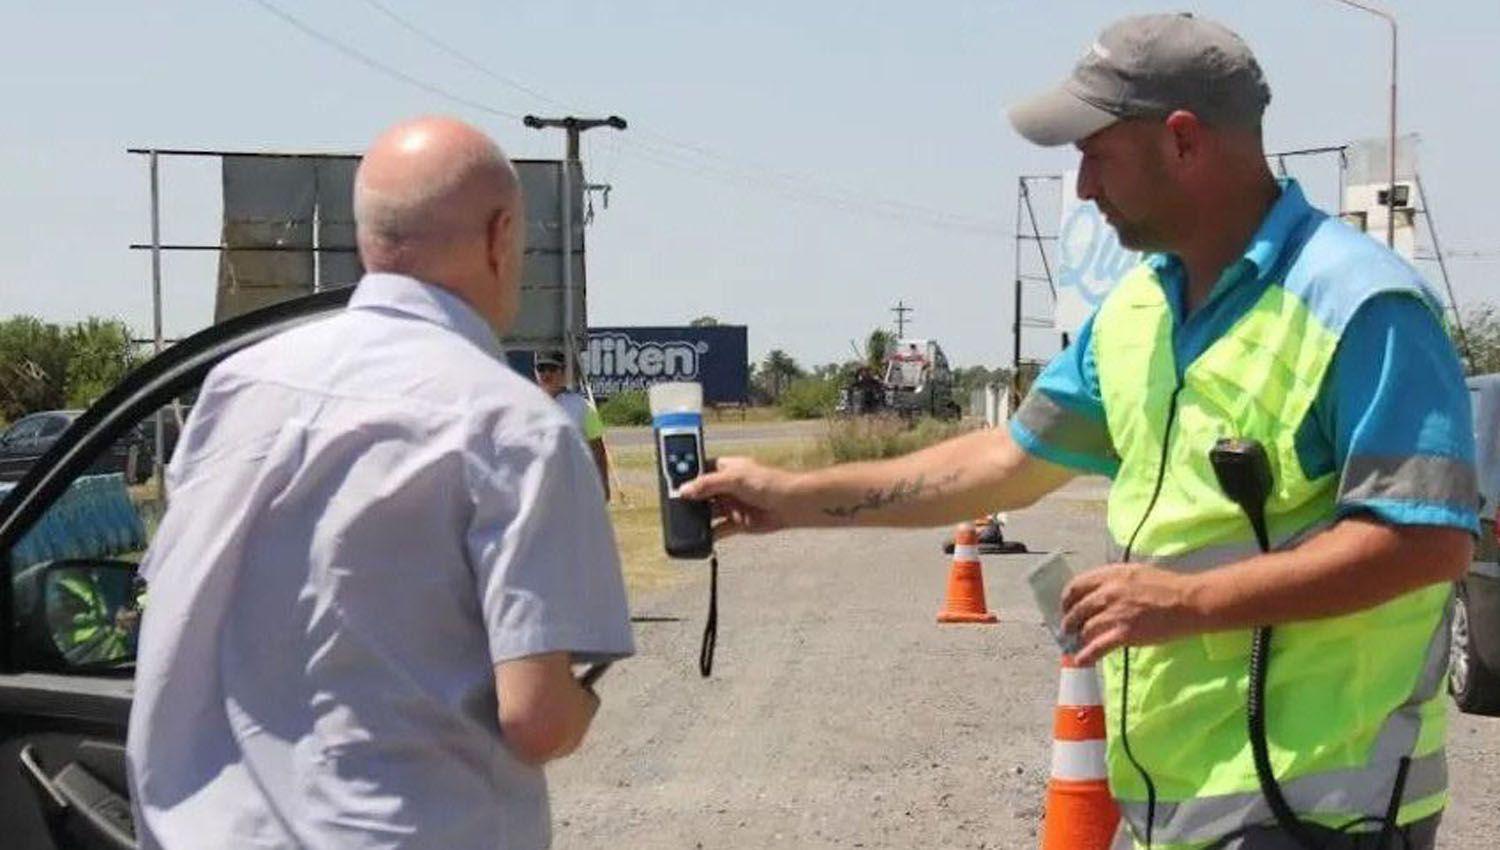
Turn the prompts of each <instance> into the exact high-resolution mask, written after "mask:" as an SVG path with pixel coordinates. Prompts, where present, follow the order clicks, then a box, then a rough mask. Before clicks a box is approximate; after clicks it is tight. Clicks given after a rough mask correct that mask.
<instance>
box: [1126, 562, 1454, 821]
mask: <svg viewBox="0 0 1500 850" xmlns="http://www.w3.org/2000/svg"><path fill="white" fill-rule="evenodd" d="M1452 601H1453V594H1452V593H1451V592H1450V593H1449V594H1448V601H1447V603H1445V604H1444V607H1443V616H1442V617H1441V618H1439V620H1438V624H1437V627H1436V628H1435V629H1434V630H1433V633H1432V637H1431V638H1429V639H1428V642H1427V653H1426V655H1425V656H1424V658H1423V661H1422V673H1421V675H1420V676H1418V677H1417V683H1416V685H1415V687H1413V688H1412V692H1411V695H1410V696H1408V697H1407V699H1406V702H1404V703H1402V704H1401V706H1400V707H1399V708H1397V709H1396V710H1395V711H1394V712H1392V713H1391V716H1390V717H1388V718H1386V722H1385V725H1384V726H1383V727H1381V730H1380V734H1379V736H1378V737H1377V738H1376V739H1375V746H1374V747H1373V748H1372V749H1371V752H1370V758H1369V763H1368V764H1367V765H1366V766H1364V767H1358V768H1351V769H1348V770H1338V771H1329V772H1326V773H1317V774H1311V775H1308V776H1299V777H1297V778H1296V779H1290V780H1286V781H1283V782H1282V783H1281V791H1282V793H1283V794H1284V795H1285V796H1286V799H1287V803H1288V804H1289V805H1290V806H1291V807H1292V810H1293V811H1295V812H1297V813H1299V814H1303V815H1309V814H1325V815H1333V816H1348V817H1350V818H1353V817H1356V816H1368V817H1381V816H1383V815H1384V814H1385V811H1386V807H1387V806H1388V805H1389V803H1390V799H1391V794H1392V792H1393V791H1394V788H1395V782H1396V769H1397V766H1398V763H1399V762H1400V760H1401V758H1402V757H1403V756H1409V755H1411V752H1412V749H1413V748H1414V747H1415V746H1416V744H1417V736H1418V734H1419V733H1420V732H1421V729H1422V717H1421V706H1422V704H1423V703H1425V702H1427V701H1428V700H1431V699H1432V698H1433V697H1435V696H1437V695H1438V690H1439V689H1440V688H1441V687H1442V684H1443V678H1444V677H1443V674H1444V673H1445V672H1446V671H1447V669H1448V636H1449V635H1448V629H1449V626H1450V620H1451V619H1452V617H1453V605H1452ZM1142 762H1143V763H1144V766H1145V768H1146V771H1147V772H1148V773H1149V772H1150V771H1151V761H1150V758H1149V757H1146V758H1143V759H1142ZM1447 787H1448V762H1447V759H1446V758H1445V757H1444V751H1443V750H1441V749H1439V750H1438V751H1437V752H1434V753H1430V754H1428V755H1425V756H1421V757H1419V758H1414V759H1412V762H1411V769H1410V771H1409V772H1408V773H1407V776H1406V787H1405V788H1404V789H1403V790H1402V794H1401V799H1402V803H1403V804H1405V803H1408V802H1413V801H1416V800H1421V799H1423V798H1425V797H1430V796H1432V795H1433V794H1437V793H1439V792H1441V791H1443V790H1445V789H1446V788H1447ZM1117 802H1118V803H1119V804H1120V814H1121V815H1122V816H1124V818H1125V819H1126V820H1128V821H1129V822H1130V825H1131V826H1132V827H1133V828H1134V829H1135V830H1136V834H1137V835H1139V836H1145V834H1146V803H1145V802H1144V801H1134V800H1118V801H1117ZM1274 819H1275V816H1274V815H1272V814H1271V808H1270V806H1268V805H1266V800H1265V797H1263V796H1262V795H1261V793H1260V791H1259V789H1257V790H1255V791H1249V792H1244V793H1239V794H1223V795H1219V796H1214V797H1198V798H1195V799H1192V800H1183V801H1181V802H1176V803H1173V802H1161V801H1158V802H1157V804H1156V823H1155V826H1154V827H1153V829H1152V830H1151V837H1152V839H1153V840H1154V841H1159V842H1161V843H1167V844H1175V843H1179V842H1184V843H1186V842H1205V841H1213V840H1215V839H1217V838H1220V837H1222V836H1224V835H1226V834H1228V833H1230V832H1233V831H1234V830H1236V829H1239V828H1241V827H1244V826H1249V825H1251V824H1259V823H1271V822H1272V821H1274Z"/></svg>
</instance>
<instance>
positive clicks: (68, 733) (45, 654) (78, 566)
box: [0, 288, 350, 850]
mask: <svg viewBox="0 0 1500 850" xmlns="http://www.w3.org/2000/svg"><path fill="white" fill-rule="evenodd" d="M349 293H350V289H349V288H341V289H338V290H330V291H328V292H323V293H319V294H317V295H311V296H307V297H305V298H300V299H296V300H293V301H288V302H284V303H281V304H277V305H274V306H271V307H267V308H265V309H262V310H258V311H255V312H254V313H249V314H246V315H244V316H240V317H238V318H236V319H233V320H231V321H229V322H226V323H224V324H222V325H218V326H216V327H213V328H210V329H208V330H206V331H203V332H201V333H198V334H195V335H193V336H192V337H189V338H187V339H185V340H183V341H182V342H180V343H178V344H177V345H174V346H173V347H172V348H170V349H168V350H167V351H166V352H164V353H163V354H161V355H159V356H158V357H156V358H153V359H152V360H151V361H149V362H148V363H146V364H145V365H144V366H142V367H141V368H139V369H137V370H136V371H135V372H133V373H131V374H130V375H128V376H127V377H126V378H125V379H124V380H123V381H121V383H120V384H119V385H118V386H116V387H115V388H113V389H112V390H110V392H109V393H107V394H106V395H105V396H104V398H102V399H100V400H99V402H98V403H97V404H95V405H94V406H93V407H91V408H89V409H88V410H87V411H85V412H84V413H83V414H82V415H80V416H79V417H78V418H77V419H76V420H74V422H73V424H72V426H71V427H69V428H68V429H67V431H66V432H65V433H64V434H63V435H62V436H61V437H60V438H58V439H57V440H56V442H55V443H54V444H53V445H52V447H51V448H50V449H48V450H47V451H46V452H45V453H44V454H43V455H42V457H41V458H40V459H38V460H37V461H36V463H34V464H33V465H32V466H31V468H30V469H29V470H28V471H27V473H26V475H25V476H24V478H22V479H21V480H20V481H19V482H18V483H17V484H16V485H15V486H14V487H13V488H12V489H11V490H10V492H9V493H8V494H5V495H4V498H3V499H0V568H3V570H4V572H5V574H6V577H7V580H0V825H3V826H0V844H3V846H4V847H5V848H7V850H59V848H74V847H78V848H108V850H130V848H133V847H135V839H134V824H133V822H132V819H131V814H130V807H129V791H128V787H127V784H126V773H125V750H124V744H125V731H126V725H127V720H128V718H129V713H130V700H131V694H132V679H133V676H134V658H135V636H136V633H137V630H138V627H139V622H140V617H141V614H142V607H143V606H144V605H145V604H149V599H148V597H147V596H146V594H145V590H146V589H145V588H144V586H143V585H142V583H141V582H140V579H139V577H138V576H137V575H136V569H135V568H136V564H137V563H138V562H139V559H140V557H141V556H142V555H143V554H144V552H145V549H146V548H147V546H148V545H149V536H150V533H151V531H152V530H153V529H154V528H155V527H156V525H157V520H158V519H159V517H160V514H161V511H162V510H164V505H165V504H166V503H167V500H168V499H170V495H171V494H170V493H164V492H163V489H162V482H161V480H160V479H159V478H157V477H154V476H153V477H151V478H149V479H148V480H146V481H144V482H143V483H135V482H132V481H127V480H126V479H125V476H124V475H123V474H120V473H111V474H102V475H101V474H98V468H97V464H96V461H97V460H98V458H99V457H101V456H103V455H105V454H106V453H108V452H110V451H112V450H114V449H115V447H116V446H117V444H118V443H119V441H121V440H128V441H134V440H137V439H138V434H139V432H140V429H141V428H142V426H143V425H144V424H145V423H147V422H148V421H150V420H153V419H154V417H155V416H156V413H157V411H158V410H162V409H171V408H172V406H173V405H174V403H175V402H176V401H178V400H180V399H181V398H182V397H183V396H185V395H188V394H190V393H192V392H193V391H195V390H196V389H197V386H198V385H199V384H200V383H201V382H202V380H203V378H204V376H205V375H206V374H207V373H208V370H209V369H211V368H212V367H213V366H214V365H215V364H217V363H218V362H219V361H221V360H223V359H224V358H225V357H228V356H229V355H231V354H233V353H235V352H236V351H239V350H241V349H243V348H245V347H246V346H249V345H252V344H254V343H256V342H258V341H260V340H263V339H265V338H267V337H269V336H271V335H273V334H275V333H279V332H280V331H282V330H285V329H287V328H289V327H292V326H295V325H297V324H301V323H303V322H306V321H309V320H311V319H314V318H316V317H318V316H321V315H324V314H327V313H329V312H330V311H333V310H336V309H338V308H339V307H341V306H342V305H343V304H344V303H345V302H346V301H347V300H348V297H349Z"/></svg>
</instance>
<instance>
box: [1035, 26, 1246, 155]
mask: <svg viewBox="0 0 1500 850" xmlns="http://www.w3.org/2000/svg"><path fill="white" fill-rule="evenodd" d="M1270 102H1271V89H1270V87H1269V86H1267V85H1266V80H1265V76H1264V75H1262V74H1261V70H1260V65H1259V64H1258V63H1257V62H1256V61H1255V56H1254V55H1253V54H1251V52H1250V48H1249V47H1248V46H1246V45H1245V42H1244V41H1243V40H1241V39H1240V37H1239V36H1237V35H1235V34H1234V33H1233V32H1231V31H1230V30H1229V29H1228V28H1226V27H1224V26H1222V25H1220V24H1216V23H1214V22H1213V21H1209V20H1205V19H1203V18H1198V17H1194V16H1193V15H1191V14H1188V13H1186V12H1182V13H1178V14H1166V15H1140V16H1136V17H1130V18H1123V19H1121V20H1119V21H1116V22H1114V23H1113V24H1110V25H1109V27H1108V28H1106V29H1105V30H1104V32H1102V33H1100V34H1099V38H1098V40H1096V41H1095V42H1094V43H1093V44H1092V45H1090V46H1089V49H1088V52H1087V53H1085V54H1084V55H1083V58H1082V59H1079V60H1078V64H1077V65H1075V66H1074V67H1073V73H1072V74H1071V75H1070V76H1069V77H1068V78H1067V79H1066V80H1064V81H1063V82H1062V84H1061V85H1059V86H1057V87H1056V88H1054V89H1052V90H1051V91H1048V92H1044V93H1042V94H1039V95H1037V96H1036V97H1033V98H1031V99H1030V100H1028V101H1026V102H1024V103H1021V104H1018V105H1016V106H1013V107H1011V109H1010V123H1011V125H1012V126H1014V127H1015V128H1016V132H1018V133H1020V134H1021V135H1022V136H1025V137H1026V138H1027V139H1028V140H1030V141H1032V142H1034V143H1036V144H1039V145H1046V146H1049V147H1050V146H1053V145H1066V144H1070V143H1072V142H1077V141H1079V140H1081V139H1084V138H1087V137H1089V136H1091V135H1093V134H1094V133H1097V132H1099V131H1100V130H1103V129H1104V128H1105V127H1108V126H1109V125H1111V124H1113V123H1115V122H1116V121H1119V120H1122V119H1127V118H1150V117H1153V116H1166V115H1168V114H1170V113H1171V112H1173V111H1175V110H1178V109H1186V110H1188V111H1189V112H1192V113H1193V114H1194V115H1197V116H1198V117H1199V118H1200V119H1202V120H1203V122H1204V123H1206V124H1208V125H1210V126H1216V127H1243V128H1247V129H1248V128H1254V127H1258V126H1260V118H1261V115H1262V114H1263V113H1264V112H1265V111H1266V104H1268V103H1270Z"/></svg>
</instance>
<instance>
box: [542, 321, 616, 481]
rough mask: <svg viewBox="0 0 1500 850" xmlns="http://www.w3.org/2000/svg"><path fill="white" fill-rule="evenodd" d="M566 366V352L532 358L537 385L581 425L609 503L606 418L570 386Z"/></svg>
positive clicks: (551, 352)
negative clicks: (605, 439) (564, 355)
mask: <svg viewBox="0 0 1500 850" xmlns="http://www.w3.org/2000/svg"><path fill="white" fill-rule="evenodd" d="M567 368H568V364H567V363H566V362H565V361H564V359H563V353H562V352H561V351H557V350H554V349H547V350H543V351H538V352H537V353H536V357H535V358H534V359H533V360H532V371H533V374H535V375H536V385H537V386H539V387H541V388H542V392H545V393H546V394H547V395H550V396H552V400H553V401H555V402H557V403H558V404H559V405H560V406H561V407H562V409H563V410H565V411H567V412H568V418H569V419H571V420H573V424H574V425H576V426H578V430H579V431H580V432H581V433H582V434H583V440H584V442H586V443H588V447H589V452H590V453H591V454H593V456H594V465H595V466H597V467H598V468H599V483H600V484H602V485H603V486H604V501H606V502H607V501H609V452H608V451H606V450H605V448H604V420H603V419H601V418H600V417H599V410H598V408H596V407H594V406H593V405H592V404H590V403H589V400H588V399H586V398H584V397H583V396H581V395H579V394H578V393H576V392H573V391H572V390H570V389H568V379H567Z"/></svg>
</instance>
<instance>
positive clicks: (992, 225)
mask: <svg viewBox="0 0 1500 850" xmlns="http://www.w3.org/2000/svg"><path fill="white" fill-rule="evenodd" d="M250 2H252V3H254V4H255V5H257V6H260V7H261V8H262V9H264V10H265V11H267V12H269V13H271V14H272V15H275V16H276V17H277V18H279V19H281V20H282V21H283V22H285V23H286V24H288V25H290V26H292V27H295V28H296V29H297V30H298V31H300V32H302V33H303V34H304V35H306V36H308V37H309V38H312V39H314V40H315V41H318V42H320V43H321V44H323V45H325V46H327V47H331V48H333V49H334V50H336V51H338V52H339V53H341V54H343V55H344V56H346V57H348V58H350V59H353V60H355V61H357V62H359V63H360V64H362V65H364V66H366V67H367V68H370V69H371V70H374V71H376V72H378V73H381V74H383V75H385V76H387V77H390V78H392V79H395V80H398V81H400V82H403V83H406V84H407V85H409V86H413V87H415V88H418V89H421V90H422V91H425V92H427V93H429V94H433V95H436V96H438V97H441V98H443V99H445V100H448V101H451V102H453V103H457V104H460V105H462V106H466V107H469V108H470V109H474V110H477V111H480V112H483V113H486V114H489V115H495V116H498V117H501V118H509V119H514V120H520V118H521V116H520V115H519V114H518V113H515V112H511V111H508V110H505V109H501V108H499V107H496V106H491V105H490V104H487V103H483V102H481V101H477V100H474V99H472V98H467V97H464V96H462V95H459V94H456V93H454V92H452V91H449V90H448V89H445V88H443V87H441V86H438V85H436V84H434V83H430V82H428V81H426V80H423V79H421V78H419V77H416V76H413V75H411V74H408V73H406V72H404V71H401V70H399V69H397V68H394V67H391V66H390V65H387V64H386V63H384V62H381V61H380V60H378V59H375V58H374V57H372V56H370V55H369V54H367V53H365V52H363V51H361V50H359V49H358V48H355V47H353V46H351V45H350V44H348V43H346V42H344V41H341V40H340V39H337V38H335V37H333V36H331V35H328V34H327V33H324V32H322V31H320V30H318V29H316V28H314V27H312V26H311V25H309V24H308V23H306V22H305V21H303V20H301V19H300V18H298V17H296V16H295V15H292V14H291V13H289V12H287V11H286V10H284V9H282V8H280V7H279V6H277V5H276V4H275V3H272V2H270V0H250ZM364 2H366V3H367V4H368V5H370V6H371V7H372V8H374V9H376V10H377V11H379V12H381V13H382V14H384V15H385V16H387V17H389V18H390V19H391V20H392V21H394V22H396V23H397V24H398V25H400V26H401V27H402V28H403V29H406V30H408V31H410V32H412V33H413V34H415V35H417V36H418V37H420V38H421V39H422V40H423V41H425V42H427V43H428V44H429V45H431V46H433V47H434V48H436V49H439V50H441V51H442V52H444V53H446V54H448V55H449V56H451V57H453V58H455V59H457V60H459V61H461V62H463V63H464V64H465V65H467V66H468V67H470V68H473V69H474V70H476V71H479V72H480V73H483V74H484V75H485V76H488V77H490V78H491V79H494V80H496V81H498V82H501V83H503V84H504V85H507V86H509V87H510V88H513V89H515V90H517V91H520V92H522V93H525V94H527V95H530V96H531V97H535V98H537V99H539V100H543V101H546V102H548V103H553V104H561V105H565V104H562V102H561V101H558V100H556V99H554V98H551V97H548V96H547V95H546V94H544V93H542V92H540V91H538V90H536V89H534V88H532V87H530V86H527V85H525V84H523V83H521V82H519V81H517V80H513V79H511V78H509V77H506V76H504V75H503V74H499V73H498V72H496V71H494V70H492V69H490V68H488V67H487V66H485V65H484V64H483V63H481V62H479V61H478V60H476V59H474V58H473V57H471V56H468V55H467V54H465V53H464V52H463V51H461V50H458V49H457V48H455V47H453V46H451V45H449V44H447V43H446V42H443V41H442V40H441V39H438V38H437V37H435V36H433V35H431V34H430V33H427V32H426V31H424V30H422V29H421V28H420V27H418V26H416V25H415V24H413V23H411V22H410V21H409V20H407V19H406V18H404V17H402V16H400V15H399V14H397V13H396V12H394V11H393V10H391V9H390V8H389V7H387V6H385V5H384V4H382V3H379V2H376V0H364ZM644 132H645V134H646V135H648V136H650V137H652V138H655V139H658V140H660V141H661V144H654V145H653V144H649V143H642V142H640V141H639V140H623V144H622V145H621V146H620V147H619V148H617V151H618V154H619V155H623V156H629V157H632V158H635V159H640V160H643V161H645V162H648V163H651V164H655V165H658V166H660V167H664V168H669V169H672V170H676V171H679V172H685V173H688V174H695V175H698V176H701V177H706V178H710V179H717V180H721V181H729V182H734V183H737V184H738V185H741V186H744V187H747V188H750V189H754V190H760V191H768V192H771V193H772V194H776V195H778V196H781V197H783V198H787V199H789V200H794V201H801V202H810V203H817V204H822V205H824V206H828V207H832V208H834V209H838V210H842V211H844V212H849V213H853V214H859V215H867V216H874V217H876V218H884V219H887V220H893V221H900V222H905V223H913V224H919V225H923V226H926V227H930V228H934V229H938V230H945V231H963V232H969V233H977V234H982V235H988V236H993V235H997V234H1000V233H1002V232H1003V230H1004V228H1003V227H1002V226H1001V225H1000V224H999V223H997V222H992V221H988V220H985V219H980V218H976V217H973V216H969V215H965V214H963V213H954V212H949V211H946V210H938V209H933V208H930V207H923V206H921V205H917V204H911V203H907V202H904V201H896V200H891V199H887V198H880V197H878V196H873V195H868V196H863V197H862V196H860V195H859V194H858V193H855V192H852V191H850V190H848V189H844V188H843V187H839V186H837V185H836V184H831V183H828V182H827V181H821V180H817V179H815V178H809V177H805V176H799V175H794V174H786V173H779V172H774V171H769V170H765V169H755V168H749V169H747V168H743V167H740V166H737V165H735V164H734V163H733V160H732V159H730V158H729V157H728V156H726V155H724V154H720V153H717V152H715V151H712V150H709V149H707V148H703V147H700V146H698V145H693V144H690V143H687V142H679V141H676V140H674V139H671V138H670V137H667V136H664V135H662V134H660V133H655V132H651V131H649V130H647V131H644ZM664 145H670V146H671V148H675V149H677V151H687V152H689V153H691V154H696V155H697V156H698V157H699V160H694V159H692V158H690V157H688V156H684V155H683V154H682V153H679V152H677V151H674V150H670V149H667V148H666V147H664ZM700 160H717V161H718V162H721V163H724V164H722V165H716V164H714V163H712V162H703V161H700ZM817 183H822V184H823V185H822V186H821V187H818V186H815V185H810V184H817Z"/></svg>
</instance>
